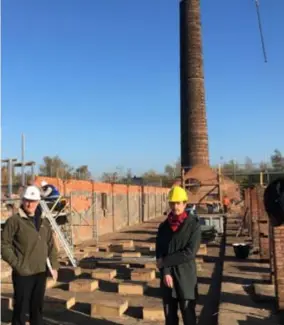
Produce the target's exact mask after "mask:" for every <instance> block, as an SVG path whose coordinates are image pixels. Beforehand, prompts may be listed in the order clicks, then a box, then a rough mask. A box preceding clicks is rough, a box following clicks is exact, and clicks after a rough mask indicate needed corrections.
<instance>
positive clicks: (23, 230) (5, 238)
mask: <svg viewBox="0 0 284 325" xmlns="http://www.w3.org/2000/svg"><path fill="white" fill-rule="evenodd" d="M40 199H41V196H40V190H39V188H38V187H36V186H28V187H27V188H26V189H25V192H24V194H23V197H22V203H21V206H20V208H19V210H18V212H17V213H16V214H15V215H13V216H12V217H10V218H9V219H7V221H6V223H5V226H4V229H3V231H2V234H1V237H2V240H1V254H2V258H3V260H4V261H6V262H7V263H8V264H9V265H10V266H11V268H12V280H13V287H14V309H13V317H12V325H25V324H26V314H27V313H28V314H29V317H30V324H36V325H42V324H43V317H42V311H43V301H44V294H45V287H46V277H47V259H48V258H49V261H50V263H51V266H52V269H51V272H52V276H53V278H54V279H57V269H58V267H59V263H58V260H57V250H56V248H55V245H54V240H53V236H52V230H51V227H50V223H49V221H48V220H47V219H46V218H45V217H44V216H43V215H42V214H41V210H40V209H38V207H39V201H40ZM27 308H28V309H29V310H26V309H27Z"/></svg>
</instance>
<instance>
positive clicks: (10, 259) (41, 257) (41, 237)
mask: <svg viewBox="0 0 284 325" xmlns="http://www.w3.org/2000/svg"><path fill="white" fill-rule="evenodd" d="M1 235H2V236H1V237H2V238H1V255H2V259H3V260H4V261H6V262H7V263H8V264H9V265H10V266H11V267H12V269H13V270H14V271H16V273H18V274H20V275H22V276H28V275H33V274H37V273H41V272H46V270H47V266H46V259H47V258H48V257H49V259H50V262H51V265H52V268H53V269H58V268H59V263H58V260H57V250H56V247H55V245H54V239H53V236H52V230H51V227H50V223H49V221H48V219H46V218H44V217H40V222H39V230H37V229H36V227H35V224H34V218H33V217H28V216H27V215H26V214H25V212H24V211H23V210H22V209H21V208H20V209H19V211H18V213H17V214H15V215H13V216H12V217H10V218H9V219H7V221H6V223H5V226H4V229H3V231H2V234H1Z"/></svg>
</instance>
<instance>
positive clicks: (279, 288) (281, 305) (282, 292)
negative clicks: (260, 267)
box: [273, 226, 284, 311]
mask: <svg viewBox="0 0 284 325" xmlns="http://www.w3.org/2000/svg"><path fill="white" fill-rule="evenodd" d="M273 238H274V240H273V250H274V275H275V289H276V299H277V305H278V309H279V310H281V311H284V226H280V227H277V228H273Z"/></svg>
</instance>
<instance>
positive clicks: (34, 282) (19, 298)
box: [12, 272, 46, 325]
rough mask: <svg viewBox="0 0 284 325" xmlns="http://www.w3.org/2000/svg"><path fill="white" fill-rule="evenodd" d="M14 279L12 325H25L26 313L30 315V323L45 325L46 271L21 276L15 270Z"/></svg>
mask: <svg viewBox="0 0 284 325" xmlns="http://www.w3.org/2000/svg"><path fill="white" fill-rule="evenodd" d="M12 280H13V286H14V310H13V317H12V325H25V323H26V314H29V316H30V325H43V317H42V313H43V302H44V294H45V287H46V273H39V274H35V275H30V276H21V275H18V274H16V273H15V272H13V273H12Z"/></svg>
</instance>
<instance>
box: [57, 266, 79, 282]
mask: <svg viewBox="0 0 284 325" xmlns="http://www.w3.org/2000/svg"><path fill="white" fill-rule="evenodd" d="M81 274H82V269H81V268H80V267H75V268H74V267H72V266H63V267H61V268H60V269H59V270H58V281H59V282H64V281H71V280H73V279H74V278H75V277H77V276H79V275H81Z"/></svg>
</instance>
